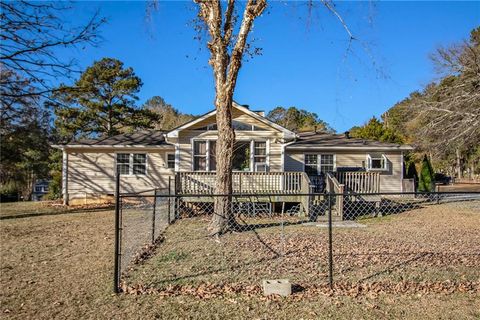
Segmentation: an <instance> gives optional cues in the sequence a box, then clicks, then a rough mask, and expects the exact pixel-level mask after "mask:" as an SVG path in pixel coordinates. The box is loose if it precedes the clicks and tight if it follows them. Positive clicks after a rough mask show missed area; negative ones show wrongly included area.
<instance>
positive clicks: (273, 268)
mask: <svg viewBox="0 0 480 320" xmlns="http://www.w3.org/2000/svg"><path fill="white" fill-rule="evenodd" d="M455 205H457V204H443V205H439V206H432V207H428V208H423V209H417V210H415V211H411V212H407V213H404V214H401V215H397V216H389V217H385V218H382V219H379V218H376V219H370V220H363V221H362V223H366V224H367V225H368V227H367V228H336V229H334V235H333V236H334V262H335V263H334V267H335V268H334V275H335V279H336V280H337V281H341V282H353V283H357V282H367V281H368V282H379V281H380V282H400V281H411V282H442V281H449V280H450V281H453V280H456V281H459V282H465V283H467V282H476V281H480V251H479V248H480V223H479V218H480V214H479V213H478V212H475V210H474V208H478V207H476V206H473V205H470V206H469V204H468V203H463V204H462V207H461V208H459V207H458V205H457V207H456V206H455ZM256 223H260V225H261V221H256ZM207 224H208V220H207V218H187V219H182V220H179V221H178V222H177V223H175V224H174V225H171V226H170V227H169V228H168V229H167V231H166V233H165V238H166V240H165V242H164V243H162V244H161V245H160V247H159V248H158V250H157V252H158V253H157V255H156V256H154V257H153V258H152V259H150V260H148V261H147V262H146V263H144V264H143V265H141V266H140V267H138V268H137V269H136V270H135V271H133V272H129V273H128V277H127V283H131V284H144V285H147V286H148V287H155V288H165V287H168V286H169V285H198V284H200V283H203V282H208V283H217V284H225V283H241V284H245V285H252V284H254V285H256V284H258V283H261V280H262V279H279V278H288V279H290V280H291V281H292V282H293V283H295V284H298V285H300V286H305V287H307V286H311V285H322V284H325V283H326V282H327V281H328V278H327V275H328V264H327V263H328V255H327V253H328V234H327V229H326V228H319V227H317V226H315V225H312V224H308V225H304V224H294V225H287V226H285V227H284V228H283V229H282V227H280V226H273V227H266V228H258V229H255V230H253V231H246V232H239V233H232V234H229V235H226V236H224V237H222V238H221V240H220V242H221V243H220V244H219V243H217V242H215V241H213V240H211V239H210V238H208V237H207V235H206V231H205V227H206V225H207ZM126 231H127V232H128V230H126Z"/></svg>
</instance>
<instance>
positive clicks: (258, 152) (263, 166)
mask: <svg viewBox="0 0 480 320" xmlns="http://www.w3.org/2000/svg"><path fill="white" fill-rule="evenodd" d="M253 163H254V169H255V171H267V142H266V141H254V142H253Z"/></svg>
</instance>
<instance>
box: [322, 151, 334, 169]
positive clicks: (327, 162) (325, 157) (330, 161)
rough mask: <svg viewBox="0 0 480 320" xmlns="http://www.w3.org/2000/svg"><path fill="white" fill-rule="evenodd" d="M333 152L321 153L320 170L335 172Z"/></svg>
mask: <svg viewBox="0 0 480 320" xmlns="http://www.w3.org/2000/svg"><path fill="white" fill-rule="evenodd" d="M334 161H335V160H334V156H333V154H321V155H320V172H323V173H327V172H333V170H334V168H335V163H334Z"/></svg>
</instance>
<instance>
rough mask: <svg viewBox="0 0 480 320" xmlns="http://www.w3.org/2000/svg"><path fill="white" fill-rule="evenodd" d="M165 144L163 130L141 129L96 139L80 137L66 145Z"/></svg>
mask: <svg viewBox="0 0 480 320" xmlns="http://www.w3.org/2000/svg"><path fill="white" fill-rule="evenodd" d="M160 145H167V143H166V142H165V136H164V131H160V130H143V131H136V132H133V133H122V134H117V135H115V136H112V137H105V138H98V139H81V140H78V141H72V142H70V143H68V144H67V146H132V147H134V146H160Z"/></svg>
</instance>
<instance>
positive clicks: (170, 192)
mask: <svg viewBox="0 0 480 320" xmlns="http://www.w3.org/2000/svg"><path fill="white" fill-rule="evenodd" d="M171 188H172V177H168V213H167V225H170V222H171V221H170V215H171V214H172V199H171V195H172V189H171Z"/></svg>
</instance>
